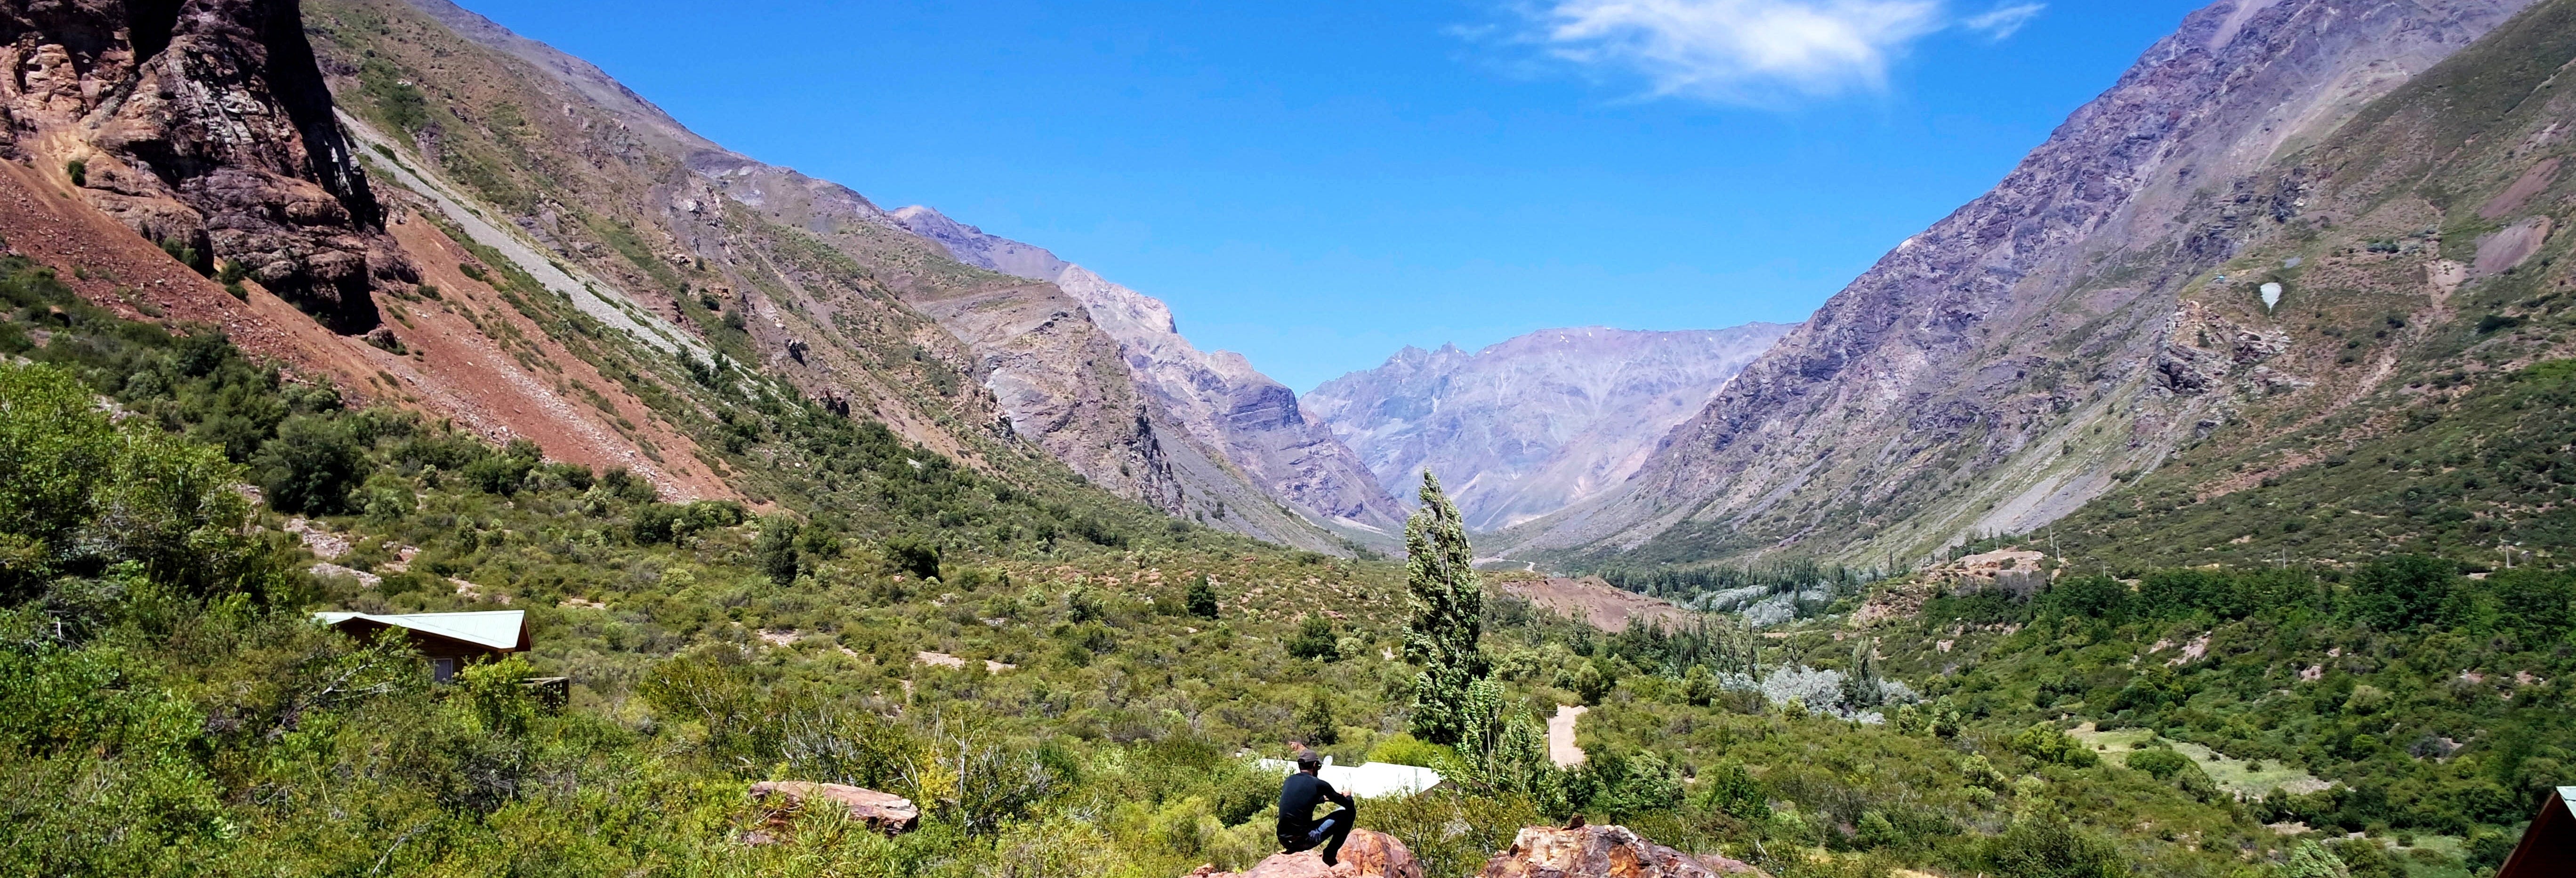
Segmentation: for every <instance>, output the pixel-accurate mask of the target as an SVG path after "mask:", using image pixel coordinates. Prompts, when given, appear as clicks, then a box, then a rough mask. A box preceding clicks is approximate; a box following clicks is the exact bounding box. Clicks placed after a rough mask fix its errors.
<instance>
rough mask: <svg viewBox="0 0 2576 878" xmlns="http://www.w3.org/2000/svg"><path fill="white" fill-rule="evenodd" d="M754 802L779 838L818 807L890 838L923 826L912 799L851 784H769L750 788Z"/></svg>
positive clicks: (772, 835)
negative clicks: (822, 805)
mask: <svg viewBox="0 0 2576 878" xmlns="http://www.w3.org/2000/svg"><path fill="white" fill-rule="evenodd" d="M751 800H752V801H753V802H757V803H759V804H760V805H761V807H762V809H763V812H762V813H763V814H764V815H765V816H764V826H765V827H766V830H765V834H766V837H768V838H777V837H780V835H781V834H782V833H784V832H785V831H786V829H787V827H788V826H789V825H791V824H793V823H794V822H795V817H796V814H797V813H798V812H800V811H801V810H803V809H805V808H808V807H813V806H814V805H816V804H818V803H828V804H831V805H835V806H838V807H840V808H842V809H843V810H845V811H847V812H848V813H849V817H850V820H851V821H852V822H854V823H858V824H860V825H862V826H866V827H867V828H869V829H873V830H876V831H878V832H882V833H885V834H887V835H900V834H902V833H906V832H911V831H912V829H913V827H914V826H917V825H919V824H920V823H921V808H920V807H919V806H916V805H914V804H913V803H912V800H911V799H907V798H904V797H902V796H898V795H895V794H893V793H880V792H877V791H875V790H871V789H868V788H866V787H854V786H850V785H848V784H837V783H815V782H813V781H803V780H769V781H761V782H759V783H755V784H752V785H751Z"/></svg>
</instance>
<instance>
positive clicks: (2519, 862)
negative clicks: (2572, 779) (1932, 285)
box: [2496, 787, 2576, 878]
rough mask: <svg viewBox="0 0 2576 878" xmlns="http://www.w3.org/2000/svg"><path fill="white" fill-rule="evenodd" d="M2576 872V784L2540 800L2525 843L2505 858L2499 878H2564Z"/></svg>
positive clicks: (2497, 873)
mask: <svg viewBox="0 0 2576 878" xmlns="http://www.w3.org/2000/svg"><path fill="white" fill-rule="evenodd" d="M2568 875H2576V787H2559V788H2558V789H2556V790H2553V791H2551V792H2550V794H2549V797H2548V798H2546V799H2543V800H2541V803H2540V813H2539V814H2538V815H2536V816H2534V817H2532V818H2531V828H2529V829H2525V830H2523V831H2522V843H2521V844H2518V845H2515V846H2514V848H2513V856H2511V857H2507V858H2505V861H2504V868H2502V869H2499V870H2497V871H2496V878H2565V876H2568Z"/></svg>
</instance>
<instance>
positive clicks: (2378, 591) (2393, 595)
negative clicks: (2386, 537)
mask: <svg viewBox="0 0 2576 878" xmlns="http://www.w3.org/2000/svg"><path fill="white" fill-rule="evenodd" d="M2459 578H2460V574H2459V568H2458V567H2457V566H2455V565H2453V564H2450V563H2449V562H2446V561H2442V560H2440V559H2438V558H2426V557H2422V556H2418V555H2400V556H2397V557H2393V558H2382V559H2379V560H2376V561H2372V562H2371V563H2369V564H2367V565H2364V566H2363V567H2362V568H2361V570H2359V571H2358V572H2356V573H2354V574H2353V576H2352V578H2351V580H2350V595H2351V601H2352V616H2353V618H2354V619H2356V620H2358V621H2360V622H2362V623H2364V624H2367V625H2370V626H2371V627H2374V628H2379V629H2383V630H2395V629H2401V628H2409V627H2413V626H2416V625H2428V624H2438V623H2440V622H2442V621H2444V620H2445V618H2446V617H2449V616H2451V615H2453V611H2454V610H2455V607H2454V605H2453V602H2452V592H2453V588H2454V586H2453V583H2454V582H2455V581H2457V580H2458V579H2459Z"/></svg>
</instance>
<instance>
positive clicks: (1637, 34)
mask: <svg viewBox="0 0 2576 878" xmlns="http://www.w3.org/2000/svg"><path fill="white" fill-rule="evenodd" d="M2040 9H2041V4H2038V3H2018V4H2012V5H2007V6H2001V7H1997V8H1996V9H1994V10H1992V11H1989V12H1986V13H1983V14H1979V15H1975V16H1970V17H1967V18H1964V19H1963V18H1959V17H1957V16H1955V15H1954V14H1952V12H1951V11H1950V9H1949V7H1948V5H1947V3H1946V2H1945V0H1543V2H1542V5H1540V6H1536V7H1522V9H1521V13H1522V15H1523V16H1524V17H1526V18H1527V19H1529V22H1530V24H1531V25H1532V29H1531V32H1529V33H1528V34H1527V37H1526V39H1527V41H1528V42H1531V43H1535V44H1537V45H1539V46H1542V47H1543V48H1544V50H1545V51H1546V52H1547V53H1548V54H1549V55H1551V56H1554V57H1556V58H1558V59H1561V60H1564V61H1569V62H1573V63H1576V64H1579V65H1582V66H1584V67H1587V68H1592V69H1595V70H1611V71H1619V72H1624V73H1629V74H1634V75H1637V76H1642V77H1644V78H1645V80H1646V82H1647V84H1648V87H1649V89H1650V91H1651V93H1652V94H1654V95H1657V96H1681V97H1695V98H1703V99H1710V100H1720V101H1729V102H1736V103H1756V104H1761V103H1774V102H1777V101H1779V100H1780V99H1781V98H1783V97H1789V96H1807V97H1827V96H1832V95H1837V94H1842V93H1845V92H1849V91H1860V90H1876V89H1878V88H1880V87H1881V86H1883V85H1884V84H1885V82H1886V78H1887V68H1888V64H1889V63H1890V61H1891V60H1892V59H1893V58H1894V57H1896V56H1898V55H1900V54H1902V53H1903V52H1904V50H1905V49H1906V47H1907V46H1909V45H1911V44H1912V43H1914V42H1915V41H1916V40H1919V39H1922V38H1923V37H1925V36H1927V35H1930V34H1932V33H1935V32H1938V31H1941V30H1944V29H1947V28H1951V27H1959V28H1964V29H1967V30H1973V31H1977V32H1980V33H1984V34H1986V35H1988V36H1990V37H1992V38H1994V39H1998V40H2000V39H2003V38H2004V37H2008V36H2011V35H2012V32H2013V31H2015V30H2018V29H2020V28H2021V26H2022V25H2023V24H2025V23H2027V22H2029V21H2030V19H2031V17H2032V16H2035V15H2037V14H2038V13H2039V11H2040Z"/></svg>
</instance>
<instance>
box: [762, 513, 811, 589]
mask: <svg viewBox="0 0 2576 878" xmlns="http://www.w3.org/2000/svg"><path fill="white" fill-rule="evenodd" d="M800 533H801V528H800V527H799V525H798V524H797V523H796V519H794V518H790V517H788V516H787V515H786V514H785V513H776V514H772V515H770V516H768V517H766V518H763V519H761V520H760V539H759V540H758V541H757V542H754V543H753V544H752V553H753V554H754V555H756V556H758V558H759V561H760V572H762V573H766V574H768V575H769V581H770V582H773V583H777V584H779V585H788V584H790V583H793V582H795V581H796V573H797V570H798V569H799V561H798V558H797V550H796V538H797V536H798V535H799V534H800Z"/></svg>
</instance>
